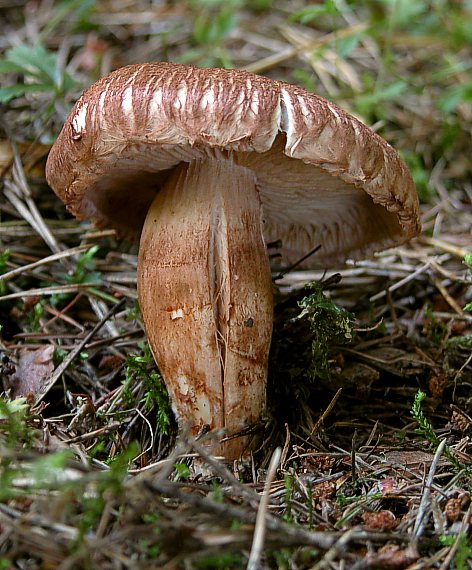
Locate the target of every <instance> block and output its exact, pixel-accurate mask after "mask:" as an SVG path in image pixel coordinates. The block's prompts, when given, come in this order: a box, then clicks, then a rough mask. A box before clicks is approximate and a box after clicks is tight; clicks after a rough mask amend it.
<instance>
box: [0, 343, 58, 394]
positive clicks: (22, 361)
mask: <svg viewBox="0 0 472 570" xmlns="http://www.w3.org/2000/svg"><path fill="white" fill-rule="evenodd" d="M53 356H54V347H53V346H52V345H51V344H47V345H45V346H42V347H40V348H36V349H34V350H31V349H28V348H22V349H21V351H20V357H19V361H18V366H17V367H16V371H15V372H14V374H12V375H11V376H10V378H9V379H8V384H9V387H10V389H11V396H12V398H17V397H18V396H25V397H29V396H32V397H34V396H35V395H36V394H37V393H38V392H39V390H40V388H41V386H42V384H43V382H44V381H45V380H46V378H48V376H50V375H51V373H52V371H53V370H54V362H53Z"/></svg>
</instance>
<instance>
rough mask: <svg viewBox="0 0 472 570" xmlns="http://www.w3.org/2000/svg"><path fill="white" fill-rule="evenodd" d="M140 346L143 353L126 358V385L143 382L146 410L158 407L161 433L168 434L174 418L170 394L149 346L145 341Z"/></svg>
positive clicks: (157, 412)
mask: <svg viewBox="0 0 472 570" xmlns="http://www.w3.org/2000/svg"><path fill="white" fill-rule="evenodd" d="M140 348H141V349H142V350H143V354H142V355H140V356H138V355H130V356H128V358H127V360H126V365H125V386H131V385H132V384H134V383H135V382H136V381H139V382H141V383H142V385H143V387H144V396H143V399H142V403H143V406H144V411H145V412H150V411H151V410H152V409H154V408H155V409H156V415H157V425H158V426H159V429H160V431H161V433H163V434H164V435H167V434H168V432H169V427H170V422H171V418H172V411H171V407H170V400H169V395H168V393H167V390H166V387H165V384H164V381H163V379H162V376H161V375H160V374H159V372H158V371H157V370H156V365H155V363H154V359H153V357H152V354H151V351H150V349H149V346H148V345H147V344H146V343H143V344H141V345H140Z"/></svg>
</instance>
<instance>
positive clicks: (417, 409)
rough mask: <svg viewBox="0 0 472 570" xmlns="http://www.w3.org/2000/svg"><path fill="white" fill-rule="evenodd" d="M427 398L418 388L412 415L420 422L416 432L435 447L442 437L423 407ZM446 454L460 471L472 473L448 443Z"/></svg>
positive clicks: (445, 448) (471, 469)
mask: <svg viewBox="0 0 472 570" xmlns="http://www.w3.org/2000/svg"><path fill="white" fill-rule="evenodd" d="M425 398H426V394H425V393H424V392H422V391H421V390H418V392H417V393H416V396H415V399H414V401H413V404H412V407H411V415H412V416H413V418H414V419H415V420H416V422H418V427H417V428H416V429H415V433H417V434H418V435H420V436H421V437H423V438H424V439H426V440H427V441H429V442H430V443H432V444H433V445H434V447H438V445H439V444H440V443H441V439H440V438H439V437H438V436H437V435H436V434H435V432H434V429H433V426H432V425H431V423H430V421H429V420H428V418H427V417H426V416H425V414H424V412H423V410H422V409H421V404H422V402H423V400H424V399H425ZM444 455H445V456H446V457H447V459H448V460H449V461H450V462H451V464H452V465H453V466H454V467H455V468H456V469H457V470H458V471H464V472H465V473H468V474H469V475H472V468H471V467H469V466H467V465H464V464H463V463H461V462H460V461H459V460H458V459H457V458H456V457H455V455H454V454H453V453H452V451H451V448H450V447H449V446H448V445H446V446H445V447H444Z"/></svg>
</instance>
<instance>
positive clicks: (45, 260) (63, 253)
mask: <svg viewBox="0 0 472 570" xmlns="http://www.w3.org/2000/svg"><path fill="white" fill-rule="evenodd" d="M91 247H93V246H92V244H88V245H79V246H77V247H73V248H72V249H67V250H65V251H60V252H59V253H54V254H53V255H49V256H48V257H44V258H43V259H40V260H39V261H35V262H34V263H28V264H27V265H22V266H21V267H16V268H15V269H12V270H11V271H8V272H7V273H4V274H3V275H0V282H1V281H8V280H10V279H13V277H16V276H17V275H21V274H22V273H27V272H28V271H31V270H32V269H36V267H40V266H41V265H47V264H48V263H52V262H53V261H57V260H58V259H62V258H63V257H71V256H73V255H75V254H77V253H82V252H83V251H85V250H87V249H90V248H91Z"/></svg>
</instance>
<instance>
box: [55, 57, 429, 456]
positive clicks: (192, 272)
mask: <svg viewBox="0 0 472 570" xmlns="http://www.w3.org/2000/svg"><path fill="white" fill-rule="evenodd" d="M46 176H47V180H48V182H49V184H50V186H51V187H52V188H53V190H54V191H55V192H56V193H57V194H58V196H59V197H60V198H61V199H62V200H63V201H64V203H65V204H66V206H67V208H68V209H69V210H70V211H71V212H72V213H73V214H74V215H75V216H77V217H78V218H79V219H84V218H90V219H91V220H92V221H93V222H94V223H95V224H96V225H98V226H100V227H102V226H110V225H111V226H113V227H115V228H116V229H117V230H118V232H119V233H120V234H121V235H123V236H128V237H133V236H139V235H141V240H140V251H139V265H138V297H139V303H140V306H141V311H142V314H143V321H144V326H145V330H146V334H147V336H148V339H149V344H150V347H151V350H152V352H153V355H154V357H155V360H156V362H157V364H158V366H159V369H160V371H161V373H162V375H163V378H164V381H165V383H166V385H167V388H168V390H169V393H170V396H171V399H172V403H173V409H174V411H175V414H176V416H177V418H178V421H179V423H180V424H181V425H190V427H191V430H192V432H193V433H194V434H196V433H198V431H199V430H200V429H202V428H204V427H208V428H210V429H215V428H225V429H226V430H227V432H228V433H234V432H238V431H240V430H242V429H243V428H245V427H247V426H248V425H250V424H252V423H254V422H256V421H257V420H258V419H259V418H260V416H261V413H262V411H263V409H264V406H265V393H266V376H267V364H268V354H269V347H270V339H271V331H272V320H273V307H272V305H273V302H272V281H271V272H270V267H269V261H268V255H267V251H266V246H265V244H266V243H267V242H270V241H275V240H280V242H281V244H282V247H281V254H282V256H283V259H284V261H285V262H286V263H287V264H290V263H292V262H293V261H294V260H296V259H297V258H299V257H301V256H303V255H304V254H305V253H306V252H307V251H309V250H311V249H312V248H313V247H314V246H316V245H317V244H320V245H321V249H320V251H319V252H318V254H317V257H316V261H317V262H318V263H326V262H329V264H333V263H334V262H336V261H342V260H344V259H346V258H348V257H349V258H353V259H355V258H359V257H363V256H366V255H368V254H369V253H372V252H374V251H378V250H381V249H383V248H386V247H390V246H393V245H397V244H401V243H403V242H405V241H406V240H408V239H409V238H411V237H413V236H415V235H416V234H417V233H418V232H419V229H420V226H419V214H418V199H417V196H416V192H415V188H414V184H413V181H412V178H411V175H410V173H409V172H408V169H407V167H406V165H405V164H404V163H403V161H402V160H401V159H400V157H399V156H398V154H397V153H396V152H395V151H394V150H393V149H392V147H391V146H390V145H389V144H388V143H386V142H385V141H384V140H383V139H382V138H381V137H379V136H378V135H377V134H375V133H374V132H373V131H371V130H370V129H369V128H368V127H366V126H365V125H363V124H362V123H361V122H359V121H358V120H357V119H355V118H354V117H352V116H350V115H348V114H347V113H345V112H344V111H342V110H341V109H339V108H338V107H336V106H335V105H333V104H332V103H330V102H328V101H326V100H324V99H322V98H320V97H318V96H316V95H314V94H311V93H308V92H306V91H304V90H303V89H301V88H299V87H295V86H293V85H289V84H286V83H282V82H278V81H274V80H271V79H268V78H265V77H260V76H256V75H253V74H250V73H247V72H244V71H238V70H224V69H199V68H194V67H187V66H184V65H175V64H170V63H148V64H141V65H132V66H128V67H124V68H121V69H118V70H117V71H115V72H113V73H111V74H110V75H108V76H106V77H104V78H102V79H101V80H99V81H98V82H97V83H95V84H94V85H93V86H92V87H90V89H88V90H87V91H86V92H85V93H84V94H83V95H82V97H81V98H80V99H79V100H78V101H77V103H76V105H75V107H74V109H73V110H72V112H71V114H70V116H69V118H68V119H67V121H66V123H65V125H64V127H63V129H62V132H61V133H60V135H59V137H58V139H57V142H56V143H55V145H54V147H53V148H52V150H51V152H50V155H49V159H48V163H47V168H46ZM309 262H310V260H308V261H306V262H305V264H308V263H309ZM247 444H248V439H247V437H240V438H237V439H234V440H230V441H227V442H225V443H222V444H220V446H219V447H218V448H217V449H216V450H215V451H216V452H218V453H222V454H223V455H224V456H225V457H226V458H227V459H234V458H237V457H239V456H240V455H241V453H242V452H243V451H244V450H245V448H246V446H247Z"/></svg>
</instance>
